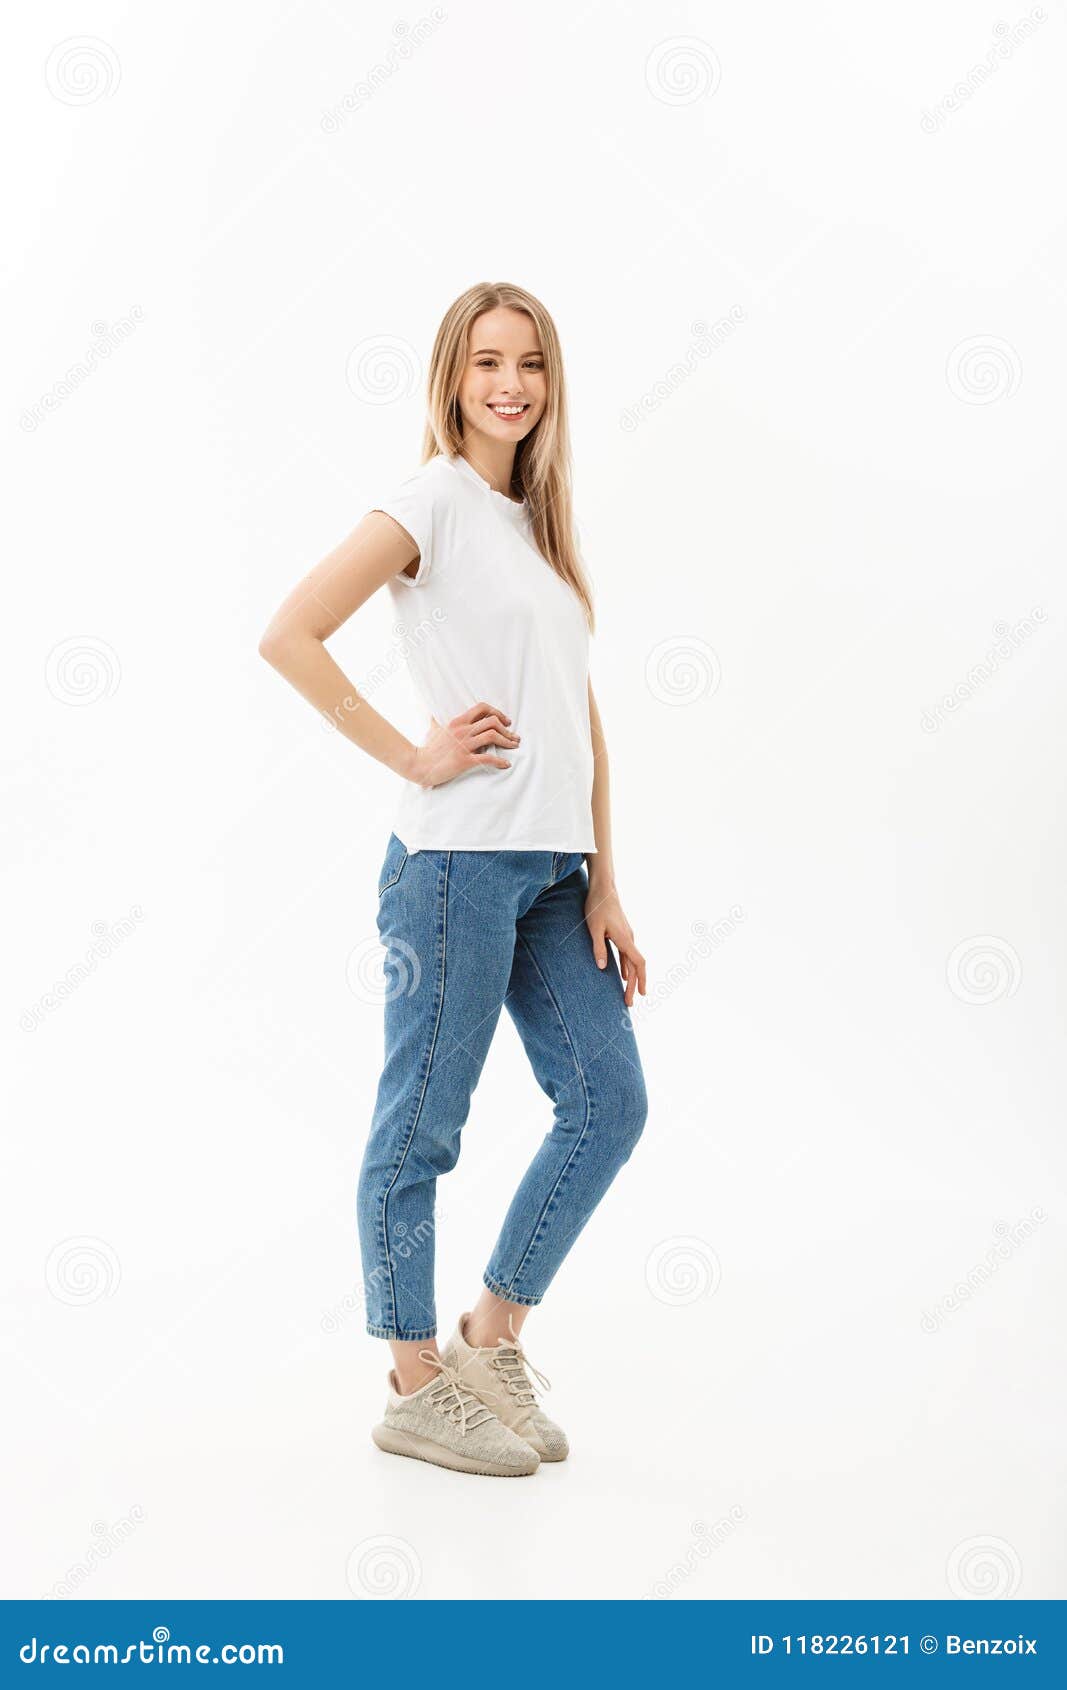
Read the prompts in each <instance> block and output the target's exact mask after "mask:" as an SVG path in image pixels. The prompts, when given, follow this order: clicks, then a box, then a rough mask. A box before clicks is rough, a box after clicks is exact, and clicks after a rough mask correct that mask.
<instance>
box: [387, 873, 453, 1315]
mask: <svg viewBox="0 0 1067 1690" xmlns="http://www.w3.org/2000/svg"><path fill="white" fill-rule="evenodd" d="M405 860H406V859H405ZM451 864H452V853H451V851H449V852H448V854H447V856H446V857H445V865H444V870H443V872H442V874H441V875H440V876H439V877H438V891H439V892H440V891H443V892H444V896H443V897H442V899H441V957H440V969H439V971H438V978H439V982H440V983H439V986H438V992H437V1015H436V1018H435V1020H434V1024H433V1036H432V1038H431V1040H430V1049H429V1053H428V1055H427V1058H426V1072H425V1074H424V1075H423V1077H422V1091H421V1092H420V1094H419V1101H418V1105H417V1106H416V1109H415V1115H414V1119H413V1120H412V1123H411V1128H410V1131H409V1132H408V1136H407V1142H406V1144H405V1145H404V1148H403V1150H402V1151H401V1152H400V1160H399V1162H398V1163H397V1165H396V1167H395V1169H394V1170H393V1177H392V1179H391V1180H390V1181H389V1184H388V1185H387V1186H386V1188H385V1192H384V1194H383V1196H382V1209H381V1226H382V1234H383V1239H382V1243H383V1247H384V1252H385V1260H386V1263H387V1264H388V1268H389V1303H390V1309H391V1312H392V1316H393V1324H394V1326H395V1324H396V1282H395V1280H394V1278H393V1257H392V1253H391V1251H390V1249H389V1217H388V1204H389V1197H390V1194H391V1193H392V1189H393V1187H394V1185H395V1184H396V1182H397V1180H398V1179H399V1178H400V1173H401V1170H402V1168H403V1166H404V1163H405V1162H406V1161H407V1156H408V1151H409V1150H410V1149H411V1146H412V1144H413V1142H414V1139H415V1132H416V1129H417V1128H418V1124H419V1116H420V1115H421V1114H422V1106H423V1103H424V1102H425V1101H426V1088H427V1086H428V1085H429V1083H430V1070H431V1068H432V1067H433V1056H434V1051H435V1049H436V1047H437V1034H438V1030H439V1028H440V1026H441V1013H442V1010H443V1008H444V1002H445V957H446V952H447V948H448V871H449V868H450V867H451ZM430 1336H431V1337H432V1336H433V1333H430Z"/></svg>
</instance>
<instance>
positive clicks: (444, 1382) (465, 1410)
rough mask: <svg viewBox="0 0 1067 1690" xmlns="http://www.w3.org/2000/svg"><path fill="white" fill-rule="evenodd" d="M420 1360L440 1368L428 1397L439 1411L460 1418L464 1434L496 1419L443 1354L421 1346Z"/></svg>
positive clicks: (456, 1419)
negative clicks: (422, 1348)
mask: <svg viewBox="0 0 1067 1690" xmlns="http://www.w3.org/2000/svg"><path fill="white" fill-rule="evenodd" d="M419 1360H420V1361H424V1362H425V1363H426V1364H427V1366H428V1367H436V1368H437V1369H438V1377H437V1380H436V1381H435V1383H434V1384H433V1385H431V1387H430V1389H429V1390H428V1391H427V1393H426V1398H427V1401H428V1402H429V1403H430V1405H431V1407H432V1408H434V1409H436V1410H437V1412H438V1413H439V1414H444V1415H447V1416H448V1418H449V1419H450V1420H452V1421H456V1422H458V1424H459V1431H460V1437H466V1435H467V1432H468V1430H473V1429H474V1428H475V1427H476V1426H483V1425H484V1424H485V1422H486V1421H487V1420H495V1419H496V1415H495V1414H494V1413H493V1411H492V1409H491V1408H488V1407H487V1406H486V1404H485V1403H484V1402H483V1401H482V1399H481V1397H480V1396H479V1395H478V1393H477V1392H476V1391H472V1390H471V1388H470V1386H469V1385H465V1384H464V1383H463V1380H462V1379H461V1378H460V1375H459V1374H458V1373H457V1372H456V1370H455V1368H454V1367H449V1366H448V1365H447V1364H446V1363H445V1362H443V1361H442V1360H441V1357H440V1356H435V1355H434V1353H433V1351H432V1350H420V1351H419Z"/></svg>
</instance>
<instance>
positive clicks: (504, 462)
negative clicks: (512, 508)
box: [460, 435, 515, 499]
mask: <svg viewBox="0 0 1067 1690" xmlns="http://www.w3.org/2000/svg"><path fill="white" fill-rule="evenodd" d="M460 454H461V456H463V457H464V458H466V460H467V462H468V463H469V464H471V465H473V467H474V468H475V469H476V470H477V471H478V474H479V475H480V476H481V477H482V478H483V480H485V481H488V483H489V485H490V487H491V488H492V489H493V491H494V493H503V495H504V497H505V498H507V499H510V498H511V497H512V492H511V479H512V476H513V475H514V473H515V448H514V446H509V445H508V443H507V441H506V440H504V441H499V442H498V441H495V440H484V439H480V438H476V439H475V440H473V441H472V440H471V439H470V437H469V436H467V435H465V436H464V438H463V444H462V445H461V446H460Z"/></svg>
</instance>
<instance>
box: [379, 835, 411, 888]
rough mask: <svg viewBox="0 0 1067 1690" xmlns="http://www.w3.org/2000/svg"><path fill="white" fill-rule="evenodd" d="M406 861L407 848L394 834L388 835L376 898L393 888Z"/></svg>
mask: <svg viewBox="0 0 1067 1690" xmlns="http://www.w3.org/2000/svg"><path fill="white" fill-rule="evenodd" d="M407 860H408V851H407V846H406V845H405V844H403V842H402V841H401V840H399V839H398V838H397V836H396V834H395V833H391V834H390V835H389V844H388V845H387V846H386V851H385V861H384V863H383V864H382V869H381V873H380V874H379V876H378V896H379V898H380V897H381V895H382V893H383V892H387V891H388V890H389V888H390V886H395V885H396V883H397V881H398V880H399V879H400V876H401V875H402V874H403V872H404V864H405V863H406V862H407Z"/></svg>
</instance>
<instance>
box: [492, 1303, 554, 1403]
mask: <svg viewBox="0 0 1067 1690" xmlns="http://www.w3.org/2000/svg"><path fill="white" fill-rule="evenodd" d="M513 1319H514V1316H512V1315H509V1316H508V1330H509V1331H510V1333H511V1342H510V1343H509V1342H508V1340H507V1339H506V1338H498V1339H497V1341H496V1354H495V1355H493V1356H490V1358H489V1361H488V1363H487V1365H488V1366H489V1367H491V1368H493V1370H494V1371H495V1372H496V1373H499V1374H500V1377H501V1379H502V1380H503V1382H504V1388H505V1390H507V1391H508V1392H509V1393H510V1395H511V1396H513V1397H514V1398H515V1400H516V1402H518V1403H520V1404H521V1405H522V1406H523V1407H524V1408H533V1407H534V1405H535V1404H536V1402H537V1387H536V1386H535V1385H533V1384H532V1383H531V1381H530V1379H529V1376H528V1372H527V1370H529V1373H532V1374H533V1376H534V1378H535V1379H536V1380H537V1383H538V1385H540V1387H541V1389H542V1390H544V1391H550V1390H551V1389H552V1386H551V1383H550V1382H549V1380H548V1379H546V1378H545V1375H544V1374H543V1373H539V1372H538V1370H537V1368H536V1367H535V1366H534V1364H533V1362H532V1361H531V1360H530V1358H529V1356H528V1355H527V1354H526V1351H525V1350H524V1349H523V1347H522V1345H521V1344H520V1343H519V1339H518V1335H517V1333H516V1331H515V1327H514V1325H513V1324H512V1322H513Z"/></svg>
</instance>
